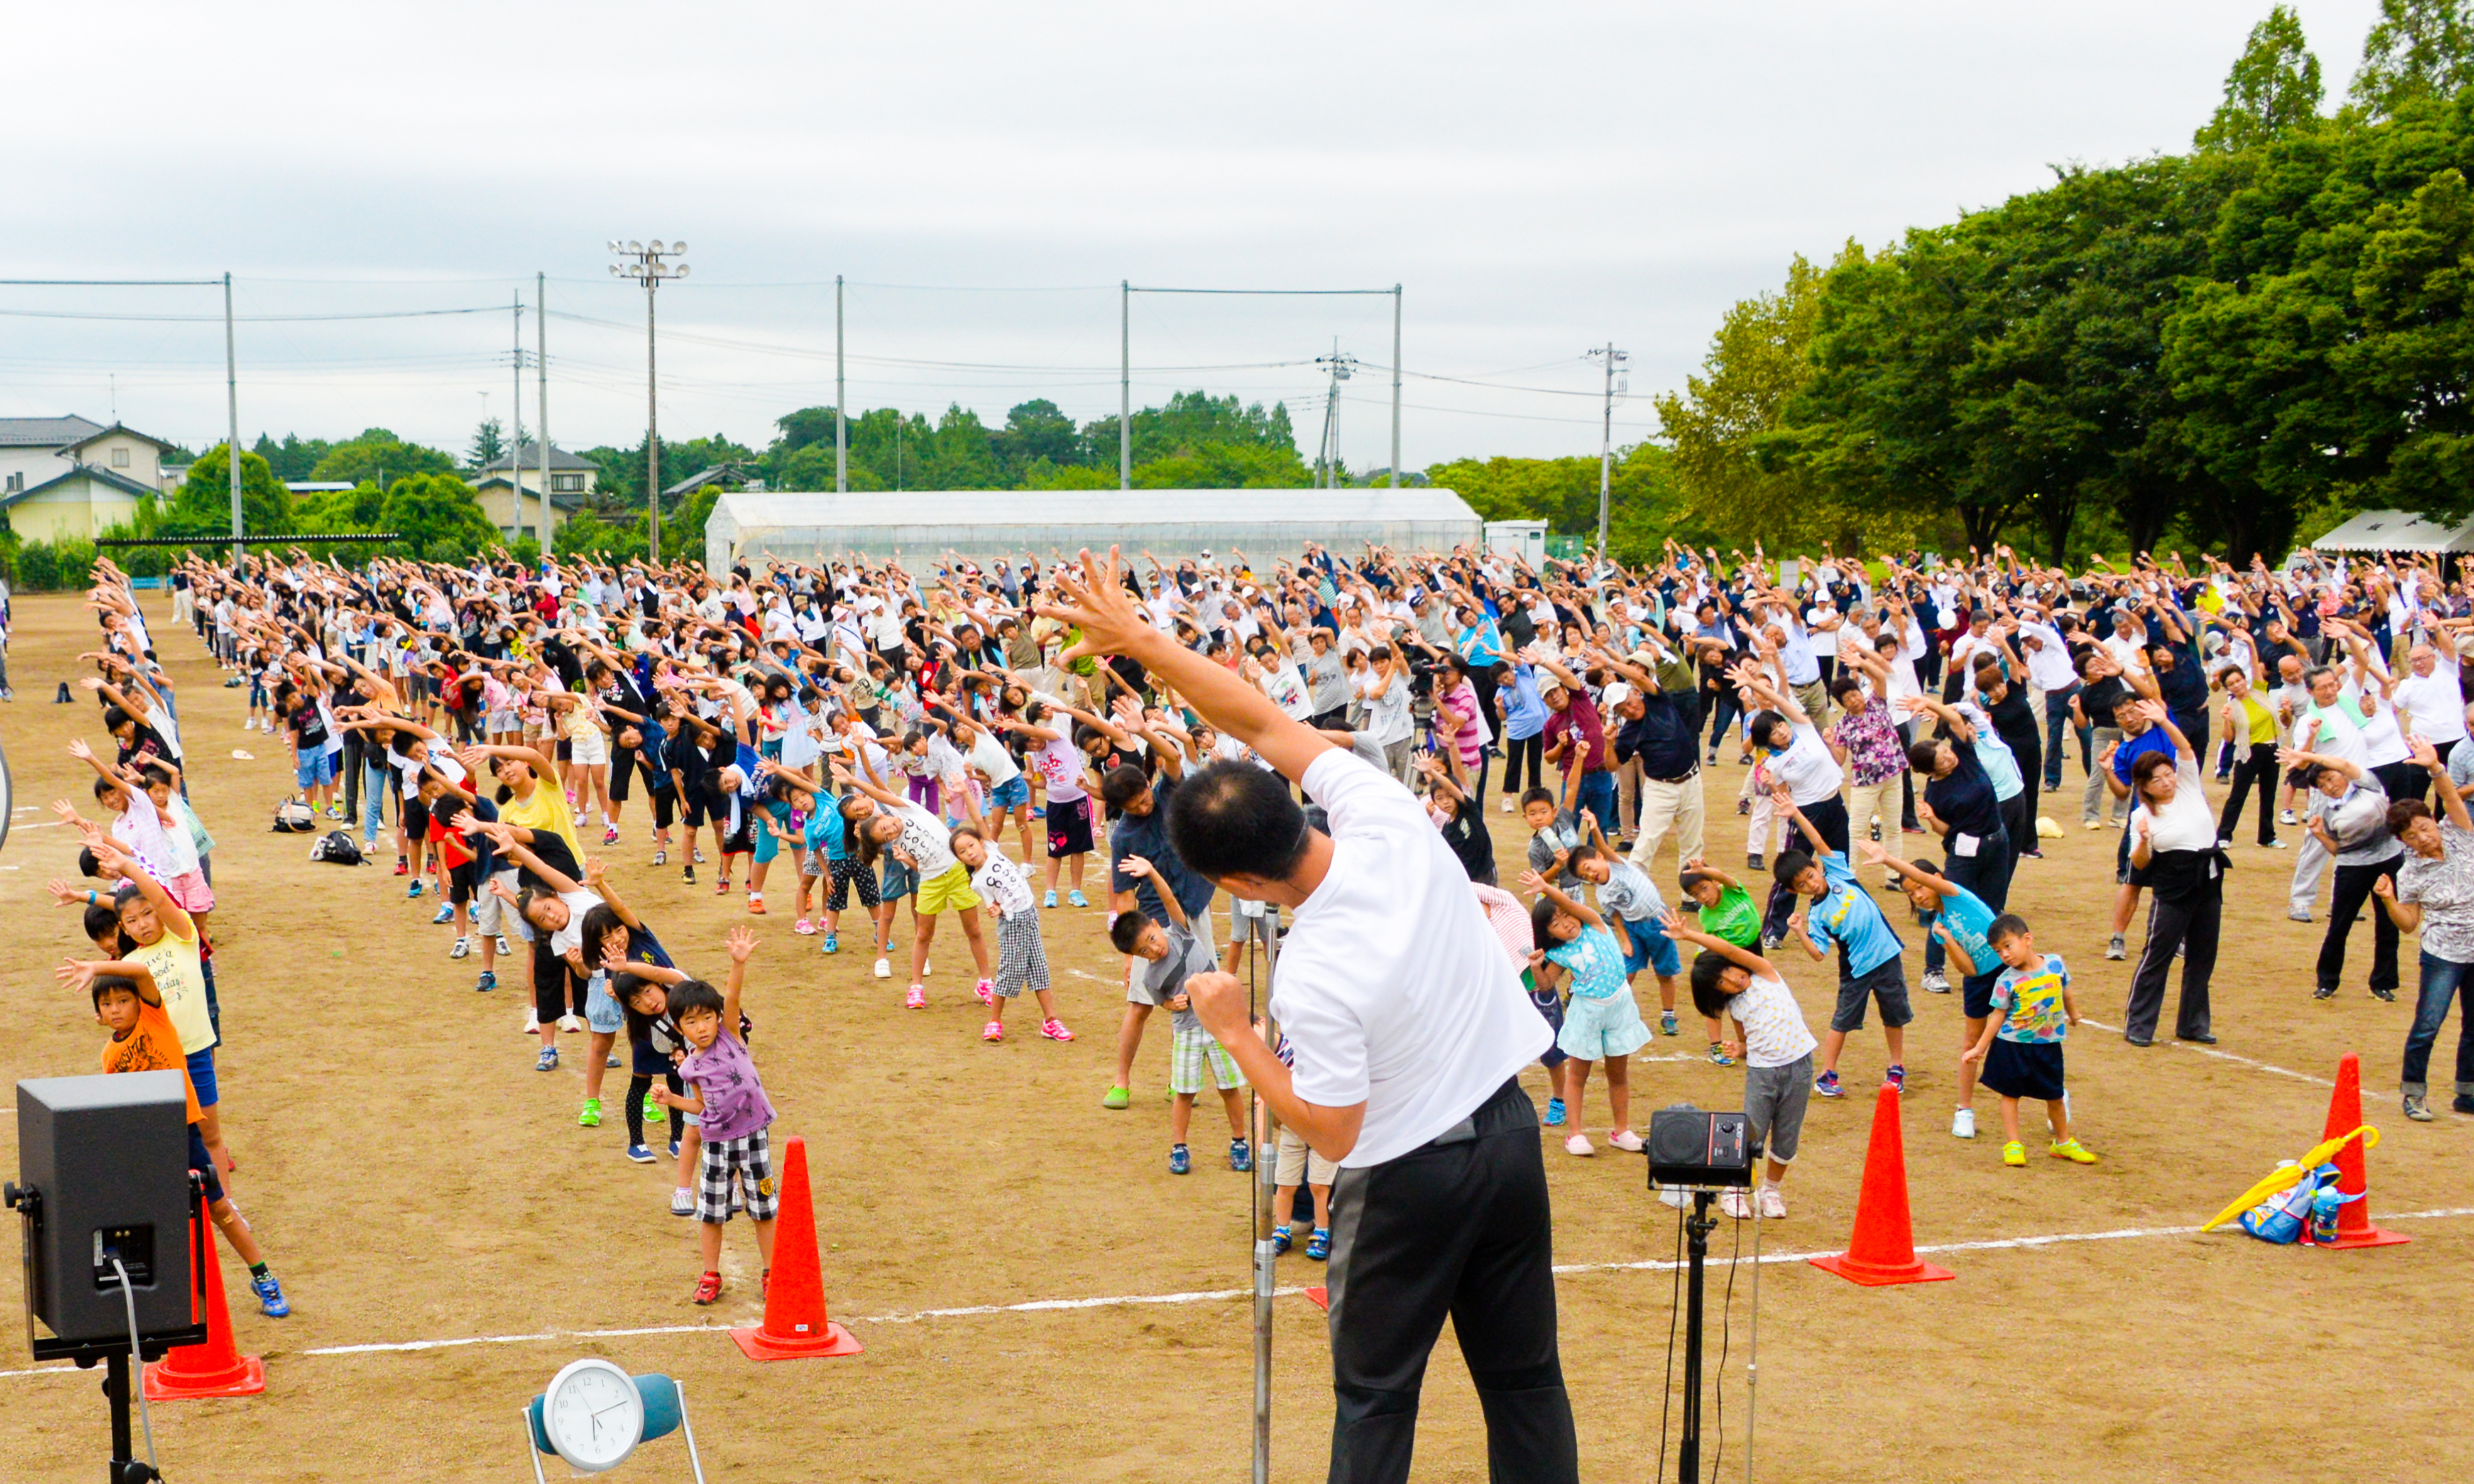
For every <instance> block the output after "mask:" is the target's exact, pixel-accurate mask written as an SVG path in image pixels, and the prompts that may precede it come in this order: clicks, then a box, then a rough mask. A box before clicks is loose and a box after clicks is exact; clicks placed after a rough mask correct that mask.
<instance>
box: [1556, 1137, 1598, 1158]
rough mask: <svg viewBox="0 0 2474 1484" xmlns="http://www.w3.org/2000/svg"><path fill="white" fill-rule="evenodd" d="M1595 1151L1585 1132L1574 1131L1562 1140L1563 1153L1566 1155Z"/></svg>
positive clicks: (1591, 1153) (1592, 1153) (1588, 1153)
mask: <svg viewBox="0 0 2474 1484" xmlns="http://www.w3.org/2000/svg"><path fill="white" fill-rule="evenodd" d="M1597 1152H1598V1151H1597V1149H1596V1147H1595V1146H1593V1145H1592V1144H1590V1143H1589V1135H1588V1134H1586V1133H1575V1134H1573V1135H1572V1136H1571V1137H1570V1138H1568V1139H1565V1140H1564V1153H1565V1154H1567V1155H1594V1154H1596V1153H1597Z"/></svg>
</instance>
